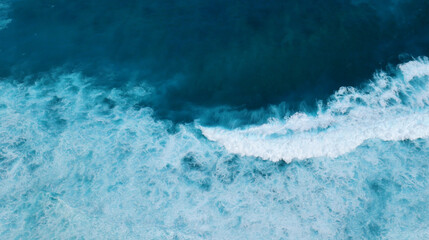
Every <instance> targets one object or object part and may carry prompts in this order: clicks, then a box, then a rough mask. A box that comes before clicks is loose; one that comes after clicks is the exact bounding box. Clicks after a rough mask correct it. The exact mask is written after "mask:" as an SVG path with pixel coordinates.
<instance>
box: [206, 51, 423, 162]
mask: <svg viewBox="0 0 429 240" xmlns="http://www.w3.org/2000/svg"><path fill="white" fill-rule="evenodd" d="M428 79H429V61H428V59H427V58H420V59H417V60H413V61H410V62H407V63H405V64H401V65H399V66H398V70H397V74H396V75H395V76H389V75H388V74H386V73H385V72H380V73H378V74H375V76H374V80H373V81H371V82H370V83H369V84H367V86H366V87H365V88H363V89H356V88H353V87H341V88H340V89H339V90H338V91H337V92H336V93H335V94H334V95H333V96H332V98H331V99H330V100H329V101H328V103H327V104H326V106H323V105H322V104H320V105H319V110H318V112H317V114H315V115H310V114H307V113H302V112H298V113H295V114H294V115H292V116H290V117H288V118H285V119H271V120H270V121H269V122H268V123H266V124H263V125H259V126H248V127H245V128H240V129H233V130H228V129H224V128H222V127H204V126H199V128H200V129H201V131H202V133H203V134H204V135H205V136H206V137H207V138H208V139H209V140H211V141H215V142H218V143H219V144H221V145H223V146H224V147H225V148H226V150H227V151H229V152H230V153H234V154H238V155H242V156H254V157H261V158H263V159H267V160H271V161H279V160H284V161H286V162H291V161H292V160H293V159H307V158H313V157H322V156H326V157H338V156H340V155H342V154H345V153H348V152H350V151H352V150H353V149H355V148H356V147H358V146H359V145H361V144H362V143H363V142H364V141H366V140H368V139H381V140H385V141H399V140H406V139H409V140H415V139H419V138H426V137H428V136H429V107H428V105H429V80H428Z"/></svg>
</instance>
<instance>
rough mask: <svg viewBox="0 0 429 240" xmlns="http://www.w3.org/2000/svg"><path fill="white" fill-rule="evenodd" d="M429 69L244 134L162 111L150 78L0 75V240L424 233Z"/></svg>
mask: <svg viewBox="0 0 429 240" xmlns="http://www.w3.org/2000/svg"><path fill="white" fill-rule="evenodd" d="M428 74H429V70H428V63H427V60H426V59H420V60H416V61H412V62H409V63H406V64H403V65H400V66H399V72H398V74H397V75H396V76H394V77H389V76H388V75H386V74H384V73H379V74H377V77H376V78H375V80H374V81H373V82H371V83H369V84H368V86H367V88H365V89H362V90H357V89H354V88H342V89H341V90H340V91H338V92H337V93H336V94H335V95H334V96H333V99H332V100H330V101H329V102H328V104H327V105H326V106H324V107H322V106H321V107H320V109H319V112H318V113H317V114H315V115H310V114H305V113H297V114H295V115H292V116H290V117H288V118H286V119H284V120H272V121H271V122H269V123H267V124H264V125H261V126H253V127H247V128H243V129H240V130H226V129H223V128H220V127H217V128H206V127H201V126H196V125H195V124H193V123H188V124H178V125H174V124H173V123H171V122H169V121H161V120H157V119H156V118H154V117H153V110H152V109H150V108H147V107H142V106H141V103H140V100H141V98H144V97H147V96H150V94H152V93H151V89H150V88H147V87H146V86H145V85H141V86H133V87H129V86H124V87H123V88H121V89H110V88H102V87H95V86H94V85H93V84H91V83H92V80H91V79H89V78H86V77H85V76H83V75H81V74H78V73H73V74H62V73H58V72H52V73H51V74H46V75H44V76H43V77H38V78H35V80H34V81H31V79H30V80H29V81H24V82H26V83H20V82H22V81H18V80H16V79H3V80H2V81H1V82H0V220H1V221H0V236H1V237H0V238H4V239H83V238H85V239H105V238H111V239H263V238H270V239H282V238H290V239H349V238H350V239H361V238H364V239H376V238H385V239H427V238H428V237H429V232H428V231H427V229H428V226H429V212H428V209H429V205H428V202H427V201H426V199H428V198H429V187H428V186H429V182H428V180H429V171H428V170H429V169H428V162H427V160H428V159H427V156H428V154H429V145H428V141H427V139H417V138H419V137H420V138H423V137H425V136H427V128H428V115H427V106H428V77H427V76H428ZM198 128H201V130H202V133H204V135H205V136H207V137H208V138H209V139H212V140H213V139H214V140H216V141H218V142H219V143H221V145H219V144H218V143H216V142H212V141H209V140H208V139H207V138H206V137H204V135H202V134H201V131H200V130H199V129H198ZM238 138H239V139H238ZM380 139H381V140H380ZM402 139H411V140H408V141H387V142H385V141H382V140H402ZM412 139H414V140H412ZM238 140H241V141H243V144H241V145H239V147H237V146H238V144H240V142H238ZM322 140H324V141H326V143H323V141H322ZM362 142H363V143H362ZM270 144H273V146H270ZM320 144H322V146H321V145H320ZM323 144H325V145H323ZM222 145H224V146H225V148H224V147H222ZM289 145H291V146H293V147H296V148H297V149H298V150H299V151H298V150H296V149H294V148H292V147H290V146H289ZM256 146H257V147H258V148H256ZM276 147H278V149H277V148H276ZM322 147H323V148H322ZM225 149H226V150H228V151H225ZM288 149H292V150H296V151H295V152H292V155H291V153H290V152H287V151H286V150H288ZM238 150H240V151H238ZM269 151H272V152H271V153H269V154H267V152H269ZM347 152H348V153H347ZM232 153H238V155H255V156H259V154H261V156H262V157H264V158H265V157H266V158H267V159H271V160H278V159H284V160H290V159H292V158H306V157H314V156H321V157H320V158H318V159H317V160H316V161H313V160H304V161H293V162H292V163H290V164H286V163H284V162H282V161H280V162H276V163H275V162H271V161H262V160H261V159H259V158H255V157H247V156H244V157H243V156H238V155H235V154H232ZM264 154H265V155H264ZM293 154H294V155H293ZM340 154H342V155H340ZM339 155H340V156H339ZM323 156H325V157H323ZM326 156H338V157H337V158H331V157H326Z"/></svg>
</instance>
